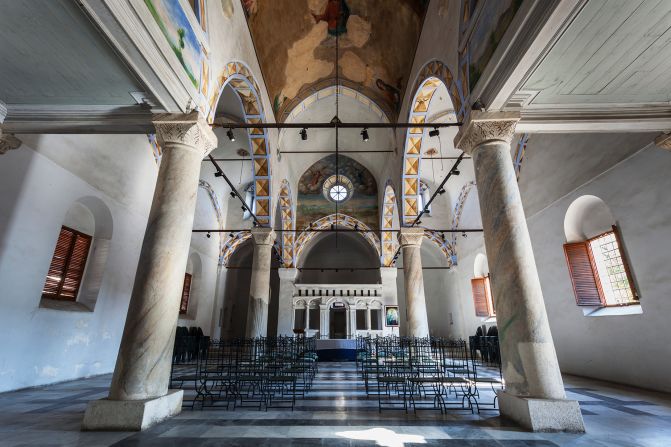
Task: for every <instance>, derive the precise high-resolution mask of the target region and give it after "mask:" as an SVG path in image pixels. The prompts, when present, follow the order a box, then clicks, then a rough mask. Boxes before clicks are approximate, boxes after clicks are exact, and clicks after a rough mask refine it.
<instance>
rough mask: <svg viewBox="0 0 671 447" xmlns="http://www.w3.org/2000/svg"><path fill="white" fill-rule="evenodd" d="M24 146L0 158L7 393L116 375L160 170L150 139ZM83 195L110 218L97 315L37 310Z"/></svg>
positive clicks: (31, 139) (0, 279) (45, 141)
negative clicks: (59, 241)
mask: <svg viewBox="0 0 671 447" xmlns="http://www.w3.org/2000/svg"><path fill="white" fill-rule="evenodd" d="M21 139H22V140H23V141H24V143H26V144H24V145H23V146H22V147H21V148H20V149H18V150H14V151H10V152H8V153H7V154H5V155H2V156H1V157H0V158H1V160H0V206H1V209H2V210H3V211H2V214H1V215H0V309H2V312H1V317H0V318H1V321H2V328H3V330H2V334H3V342H2V344H0V391H6V390H12V389H17V388H22V387H28V386H34V385H40V384H46V383H52V382H58V381H63V380H69V379H74V378H78V377H84V376H89V375H94V374H101V373H108V372H111V371H112V370H113V368H114V362H115V360H116V355H117V350H118V347H119V342H120V339H121V333H122V330H123V324H124V320H125V317H126V312H127V309H128V302H129V297H130V293H131V289H132V286H133V281H134V277H135V269H136V267H137V260H138V257H139V251H140V247H141V245H142V239H143V236H144V231H145V227H146V223H147V216H148V214H149V207H150V204H151V199H152V194H153V189H154V184H155V181H156V172H157V169H156V165H155V162H154V159H153V156H152V155H151V149H150V148H149V145H148V143H147V139H146V136H143V135H137V136H124V135H114V136H111V135H110V136H103V135H97V136H87V135H81V136H55V135H43V136H39V137H37V136H21ZM28 144H29V145H30V146H32V147H33V148H34V149H31V148H29V147H28ZM66 167H67V169H66ZM83 197H95V198H97V199H99V200H101V201H102V202H104V204H105V205H106V206H107V208H109V210H110V211H111V215H112V220H113V235H112V240H111V244H110V246H109V255H108V258H107V264H106V266H105V271H104V276H103V279H102V283H101V287H100V291H99V294H98V299H97V303H96V305H95V309H94V311H93V312H86V311H79V312H77V311H64V310H54V309H46V308H40V307H39V304H40V298H41V292H42V287H43V285H44V281H45V277H46V272H47V269H48V268H49V264H50V262H51V258H52V255H53V251H54V247H55V245H56V240H57V238H58V233H59V231H60V228H61V225H62V224H63V223H64V221H65V218H66V213H67V211H68V209H70V207H71V206H72V205H73V203H74V202H75V201H77V200H79V199H81V198H83Z"/></svg>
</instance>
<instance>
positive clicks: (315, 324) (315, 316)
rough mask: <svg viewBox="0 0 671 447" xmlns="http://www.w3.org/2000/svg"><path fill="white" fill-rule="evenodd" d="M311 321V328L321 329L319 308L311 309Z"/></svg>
mask: <svg viewBox="0 0 671 447" xmlns="http://www.w3.org/2000/svg"><path fill="white" fill-rule="evenodd" d="M309 312H310V313H309V319H310V321H309V323H310V329H314V330H317V331H318V330H319V314H320V312H319V308H318V307H315V308H314V309H310V311H309Z"/></svg>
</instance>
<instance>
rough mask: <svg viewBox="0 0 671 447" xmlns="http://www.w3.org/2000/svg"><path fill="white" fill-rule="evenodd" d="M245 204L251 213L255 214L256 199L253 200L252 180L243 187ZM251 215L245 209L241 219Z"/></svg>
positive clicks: (246, 218)
mask: <svg viewBox="0 0 671 447" xmlns="http://www.w3.org/2000/svg"><path fill="white" fill-rule="evenodd" d="M245 204H246V205H247V207H248V208H249V209H250V210H252V213H254V214H256V200H254V182H251V183H250V184H249V185H247V186H246V187H245ZM251 217H252V215H251V214H250V213H249V211H247V210H245V211H244V212H243V213H242V219H243V220H249V219H251Z"/></svg>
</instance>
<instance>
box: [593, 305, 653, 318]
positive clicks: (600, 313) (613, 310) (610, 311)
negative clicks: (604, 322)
mask: <svg viewBox="0 0 671 447" xmlns="http://www.w3.org/2000/svg"><path fill="white" fill-rule="evenodd" d="M642 313H643V308H642V307H641V305H640V304H625V305H619V306H604V307H583V308H582V314H583V316H585V317H604V316H608V315H640V314H642Z"/></svg>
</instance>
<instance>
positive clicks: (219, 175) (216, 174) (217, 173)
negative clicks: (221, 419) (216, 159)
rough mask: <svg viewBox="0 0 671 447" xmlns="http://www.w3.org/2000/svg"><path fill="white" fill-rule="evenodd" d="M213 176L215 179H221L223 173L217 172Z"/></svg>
mask: <svg viewBox="0 0 671 447" xmlns="http://www.w3.org/2000/svg"><path fill="white" fill-rule="evenodd" d="M214 176H215V177H223V176H224V173H223V172H219V171H217V172H215V173H214Z"/></svg>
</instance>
